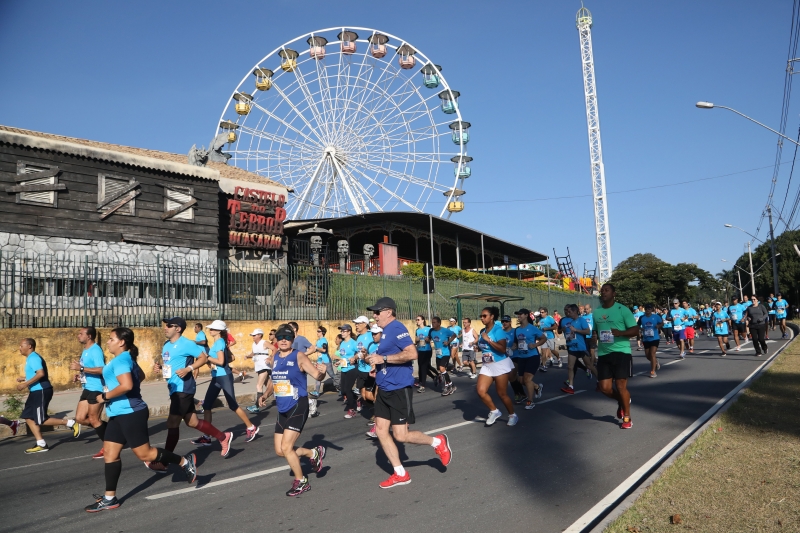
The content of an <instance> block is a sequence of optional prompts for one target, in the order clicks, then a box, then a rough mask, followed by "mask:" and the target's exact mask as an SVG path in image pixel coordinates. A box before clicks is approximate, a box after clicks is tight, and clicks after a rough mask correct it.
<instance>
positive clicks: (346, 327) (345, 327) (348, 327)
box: [339, 324, 353, 331]
mask: <svg viewBox="0 0 800 533" xmlns="http://www.w3.org/2000/svg"><path fill="white" fill-rule="evenodd" d="M339 329H340V330H341V331H344V330H347V331H353V328H352V327H350V324H342V325H341V326H339Z"/></svg>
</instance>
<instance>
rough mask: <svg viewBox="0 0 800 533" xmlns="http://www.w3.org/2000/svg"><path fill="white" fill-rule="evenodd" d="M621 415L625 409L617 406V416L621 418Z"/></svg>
mask: <svg viewBox="0 0 800 533" xmlns="http://www.w3.org/2000/svg"><path fill="white" fill-rule="evenodd" d="M623 416H625V411H623V410H622V407H617V418H619V419H620V420H621V419H622V417H623Z"/></svg>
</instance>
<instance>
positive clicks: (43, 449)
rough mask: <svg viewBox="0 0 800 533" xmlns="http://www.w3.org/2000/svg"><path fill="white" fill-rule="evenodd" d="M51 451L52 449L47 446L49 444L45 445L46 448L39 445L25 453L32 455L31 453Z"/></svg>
mask: <svg viewBox="0 0 800 533" xmlns="http://www.w3.org/2000/svg"><path fill="white" fill-rule="evenodd" d="M49 451H50V448H49V447H48V446H47V444H45V445H44V446H39V445H38V444H37V445H36V446H34V447H33V448H28V449H27V450H25V453H27V454H31V453H42V452H49Z"/></svg>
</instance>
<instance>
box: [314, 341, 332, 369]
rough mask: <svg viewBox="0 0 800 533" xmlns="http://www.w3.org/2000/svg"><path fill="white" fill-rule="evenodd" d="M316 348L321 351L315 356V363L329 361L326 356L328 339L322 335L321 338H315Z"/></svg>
mask: <svg viewBox="0 0 800 533" xmlns="http://www.w3.org/2000/svg"><path fill="white" fill-rule="evenodd" d="M317 348H320V349H321V350H322V351H321V352H319V355H318V356H317V363H320V364H327V363H330V362H331V358H330V357H328V339H326V338H325V337H322V338H321V339H319V340H317Z"/></svg>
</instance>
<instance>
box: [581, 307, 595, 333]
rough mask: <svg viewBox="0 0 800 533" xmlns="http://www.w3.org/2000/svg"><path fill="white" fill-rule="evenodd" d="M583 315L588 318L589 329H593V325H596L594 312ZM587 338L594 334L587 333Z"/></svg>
mask: <svg viewBox="0 0 800 533" xmlns="http://www.w3.org/2000/svg"><path fill="white" fill-rule="evenodd" d="M581 316H582V317H583V318H584V319H585V320H586V323H587V324H589V329H592V326H594V317H593V316H592V314H591V313H589V314H588V315H581ZM586 338H587V339H591V338H592V334H591V333H589V334H588V335H586Z"/></svg>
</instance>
